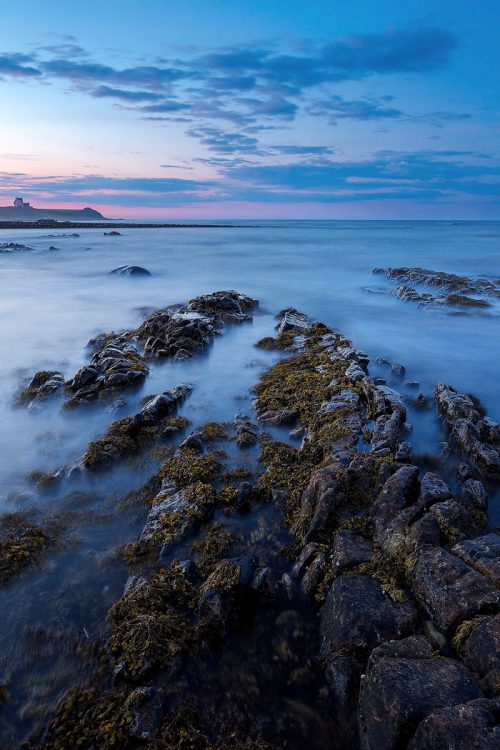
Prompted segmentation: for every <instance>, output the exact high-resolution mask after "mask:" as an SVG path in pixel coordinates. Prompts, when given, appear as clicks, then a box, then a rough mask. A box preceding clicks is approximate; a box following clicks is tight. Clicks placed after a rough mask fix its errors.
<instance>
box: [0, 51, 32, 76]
mask: <svg viewBox="0 0 500 750" xmlns="http://www.w3.org/2000/svg"><path fill="white" fill-rule="evenodd" d="M34 62H35V60H34V58H33V57H31V56H29V55H22V54H20V53H18V52H15V53H12V54H6V55H0V78H3V77H4V76H8V77H10V78H33V77H37V76H40V75H41V73H40V70H39V69H38V68H36V67H34V65H33V63H34Z"/></svg>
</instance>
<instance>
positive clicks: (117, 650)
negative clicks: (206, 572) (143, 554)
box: [107, 562, 197, 678]
mask: <svg viewBox="0 0 500 750" xmlns="http://www.w3.org/2000/svg"><path fill="white" fill-rule="evenodd" d="M196 601H197V597H196V591H195V589H194V587H193V586H192V585H191V583H190V582H189V581H188V579H187V578H186V576H185V575H184V573H183V571H182V569H181V567H180V565H179V564H178V563H177V562H174V563H172V565H170V567H169V568H164V569H162V570H159V571H157V572H156V573H153V574H152V575H151V576H150V577H149V578H139V579H137V580H136V581H135V582H134V583H133V584H132V586H131V588H130V590H129V591H127V592H126V593H125V594H123V596H121V597H120V598H119V599H118V600H117V601H116V602H115V603H114V604H113V606H112V607H111V608H110V610H109V612H108V619H109V621H110V623H111V626H112V631H111V635H110V637H109V639H108V644H107V645H108V648H109V651H110V654H111V655H112V657H113V658H114V659H115V660H116V661H117V662H118V664H119V665H120V666H121V667H122V668H123V669H124V670H125V672H126V674H128V675H129V676H130V677H132V678H136V677H139V676H142V675H144V674H145V673H148V672H150V671H151V670H153V669H155V668H167V667H169V666H170V665H171V664H172V661H173V659H175V658H176V657H177V656H179V655H181V654H183V653H185V652H186V651H187V649H188V648H189V646H190V644H192V642H193V641H194V638H195V630H194V627H193V625H192V620H193V608H194V606H195V604H196Z"/></svg>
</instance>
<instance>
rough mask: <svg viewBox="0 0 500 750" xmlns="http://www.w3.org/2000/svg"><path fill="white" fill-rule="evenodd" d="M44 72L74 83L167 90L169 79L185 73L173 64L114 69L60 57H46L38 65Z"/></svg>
mask: <svg viewBox="0 0 500 750" xmlns="http://www.w3.org/2000/svg"><path fill="white" fill-rule="evenodd" d="M40 67H41V68H42V69H43V71H44V72H45V73H46V74H47V75H48V76H54V77H56V78H65V79H67V80H70V81H72V82H73V83H75V84H95V83H102V84H114V85H120V86H139V87H142V88H145V89H152V90H158V89H160V90H163V91H165V90H169V88H170V86H171V85H172V83H174V82H175V81H179V80H180V79H182V78H186V77H188V75H189V73H188V72H187V71H184V70H179V69H175V68H159V67H156V66H153V65H139V66H135V67H131V68H124V69H121V70H119V69H116V68H112V67H110V66H108V65H101V64H100V63H96V62H77V61H75V60H65V59H63V58H59V59H55V60H49V61H46V62H44V63H41V66H40Z"/></svg>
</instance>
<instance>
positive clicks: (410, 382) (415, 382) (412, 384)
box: [404, 380, 420, 389]
mask: <svg viewBox="0 0 500 750" xmlns="http://www.w3.org/2000/svg"><path fill="white" fill-rule="evenodd" d="M404 384H405V386H406V387H407V388H415V389H417V388H420V383H419V382H418V380H405V382H404Z"/></svg>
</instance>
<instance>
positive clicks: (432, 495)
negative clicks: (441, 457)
mask: <svg viewBox="0 0 500 750" xmlns="http://www.w3.org/2000/svg"><path fill="white" fill-rule="evenodd" d="M450 497H451V492H450V488H449V487H448V485H447V484H446V482H443V480H442V479H441V477H440V476H438V475H437V474H434V473H432V472H430V471H428V472H427V473H426V474H424V476H423V478H422V480H421V482H420V495H419V504H420V505H422V506H425V507H428V506H429V505H432V504H433V503H439V502H443V501H444V500H449V498H450Z"/></svg>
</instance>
